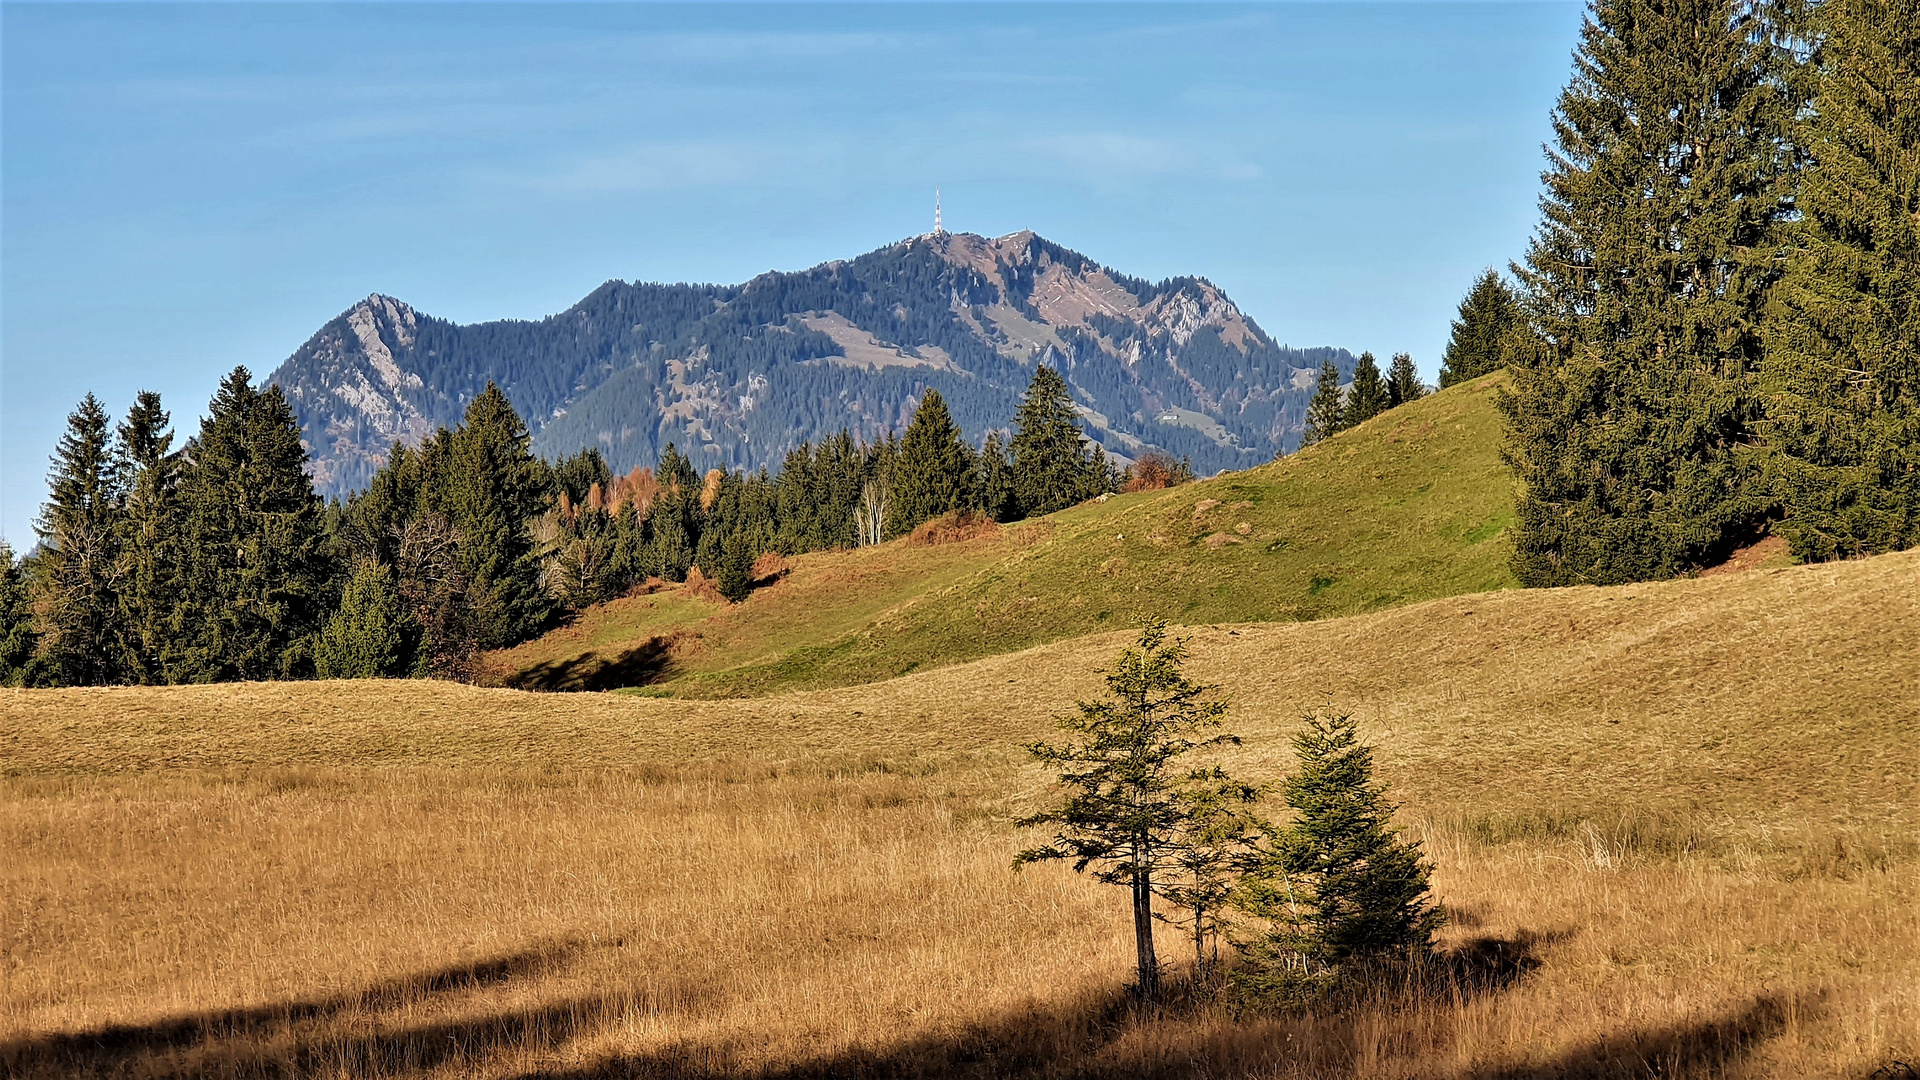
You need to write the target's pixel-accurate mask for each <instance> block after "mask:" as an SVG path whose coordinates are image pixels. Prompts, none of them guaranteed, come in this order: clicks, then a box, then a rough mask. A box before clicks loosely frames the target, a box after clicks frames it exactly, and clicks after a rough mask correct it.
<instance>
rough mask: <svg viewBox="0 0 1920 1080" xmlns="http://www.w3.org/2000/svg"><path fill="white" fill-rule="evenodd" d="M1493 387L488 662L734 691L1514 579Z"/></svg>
mask: <svg viewBox="0 0 1920 1080" xmlns="http://www.w3.org/2000/svg"><path fill="white" fill-rule="evenodd" d="M1500 384H1501V377H1500V376H1489V377H1486V378H1482V379H1478V380H1474V381H1473V382H1470V383H1466V384H1463V385H1461V386H1457V387H1453V388H1450V389H1448V390H1446V391H1443V392H1441V393H1439V394H1436V395H1433V396H1430V397H1428V398H1426V399H1423V400H1421V401H1418V402H1415V403H1413V404H1411V405H1407V406H1404V407H1402V408H1399V409H1395V410H1393V411H1391V412H1388V413H1385V414H1382V415H1381V416H1379V417H1377V418H1375V419H1374V420H1372V421H1369V422H1368V423H1366V424H1363V425H1361V426H1359V427H1358V428H1355V429H1353V430H1351V431H1348V432H1343V433H1342V434H1340V435H1338V436H1336V437H1334V438H1333V439H1330V440H1328V441H1327V442H1325V443H1322V444H1320V445H1318V446H1315V447H1312V448H1309V449H1308V450H1305V451H1303V452H1301V453H1299V454H1295V455H1293V456H1291V457H1288V458H1285V459H1283V460H1280V461H1278V462H1275V463H1272V464H1269V465H1264V466H1261V467H1259V468H1255V469H1249V470H1246V471H1244V472H1238V473H1231V474H1227V475H1224V476H1221V477H1218V478H1215V479H1212V480H1207V481H1202V482H1200V483H1195V484H1189V485H1186V486H1183V487H1178V488H1173V489H1170V490H1166V491H1159V492H1148V493H1141V494H1134V495H1121V496H1115V497H1113V498H1110V499H1108V500H1106V501H1105V502H1100V503H1086V504H1083V505H1081V506H1078V507H1075V508H1073V509H1070V510H1065V511H1062V512H1060V513H1057V514H1054V515H1051V516H1049V517H1046V518H1043V519H1040V520H1038V521H1033V522H1027V523H1023V524H1020V525H1017V526H1013V527H1011V528H1008V529H1005V530H1003V531H1002V532H1001V533H1000V534H999V535H998V536H995V537H990V538H984V539H978V540H972V541H968V542H965V543H961V544H953V545H947V546H942V547H934V548H926V547H916V546H914V545H912V544H909V543H906V542H903V541H896V542H893V543H891V544H886V545H882V546H880V547H877V548H872V549H863V550H859V551H853V552H822V553H817V554H812V555H806V556H802V557H800V558H798V559H796V560H794V569H793V572H792V574H791V575H790V576H789V577H787V578H786V579H785V580H783V581H781V582H779V583H778V584H776V585H773V586H771V587H768V588H765V589H762V590H760V591H758V592H756V593H754V594H753V596H751V597H750V598H749V599H748V600H747V601H746V602H744V603H742V604H739V605H735V606H732V607H725V608H722V607H720V606H719V605H717V604H715V603H712V602H709V601H705V600H697V599H693V598H691V597H689V596H687V595H686V594H685V591H684V590H670V591H667V592H663V593H657V594H655V595H652V596H648V597H640V598H633V599H627V600H621V601H616V602H614V603H612V604H608V605H605V606H603V607H601V608H598V609H595V610H593V611H590V612H588V613H586V614H585V615H584V616H583V617H582V618H581V619H580V621H579V622H578V623H577V624H575V625H574V626H571V627H568V628H566V629H564V630H561V631H558V632H556V633H554V634H552V635H549V636H548V637H546V638H543V639H541V640H539V641H536V642H532V643H530V644H528V645H525V646H522V647H521V648H519V649H515V650H512V651H510V652H506V653H503V654H499V655H498V656H497V657H496V658H495V659H496V663H497V666H498V668H499V669H500V670H501V671H502V672H515V671H522V672H523V671H526V670H528V669H531V668H535V667H538V666H540V665H547V666H548V667H549V668H551V667H555V666H563V665H566V664H569V663H579V662H580V661H581V660H582V658H585V657H587V656H589V654H594V655H597V656H598V657H599V658H601V659H604V660H612V659H614V658H617V657H619V656H620V655H621V654H622V653H624V652H627V651H629V650H635V649H639V648H641V647H643V646H645V645H646V644H647V643H648V642H649V641H652V642H655V643H656V646H655V647H656V648H658V649H659V650H660V656H659V663H658V664H657V665H637V670H636V678H635V680H634V681H645V682H649V683H651V684H652V685H654V686H656V687H659V688H662V689H665V690H668V691H670V692H672V693H673V694H675V695H676V696H686V697H711V696H733V695H739V694H759V693H771V692H775V691H777V690H781V689H791V688H800V687H827V686H840V685H848V684H851V683H859V682H869V681H872V680H875V679H883V678H889V677H892V676H896V675H900V674H904V673H906V672H909V671H914V670H918V669H920V668H925V667H932V666H938V665H941V664H948V663H953V662H956V661H961V660H968V659H973V658H976V657H981V656H987V655H991V654H994V653H1001V652H1008V651H1011V650H1014V649H1019V648H1023V647H1026V646H1029V645H1035V644H1039V643H1042V642H1047V641H1056V640H1059V639H1062V638H1066V637H1073V636H1077V635H1081V634H1086V633H1089V632H1093V631H1097V630H1101V629H1108V628H1113V627H1120V626H1127V625H1130V624H1131V623H1132V621H1133V620H1134V619H1135V618H1136V617H1138V616H1157V617H1161V618H1166V619H1170V620H1173V621H1175V622H1183V623H1193V624H1201V623H1221V622H1255V621H1259V622H1267V621H1292V620H1308V619H1318V618H1325V617H1329V616H1337V615H1348V614H1354V613H1357V612H1363V611H1372V610H1378V609H1381V608H1386V607H1392V606H1395V605H1399V604H1405V603H1409V602H1412V601H1418V600H1425V599H1430V598H1433V597H1438V596H1451V595H1458V594H1461V593H1471V592H1481V591H1486V590H1492V589H1500V588H1504V587H1507V586H1509V585H1511V584H1513V581H1512V578H1511V576H1510V574H1509V571H1508V569H1507V558H1508V555H1509V554H1510V552H1511V547H1510V546H1509V544H1508V542H1507V539H1506V537H1505V535H1504V533H1503V530H1504V529H1505V527H1506V525H1507V524H1508V523H1509V522H1510V520H1511V515H1512V502H1513V494H1512V483H1511V480H1510V478H1509V474H1508V471H1507V469H1506V467H1505V466H1504V465H1503V464H1502V463H1501V461H1500V457H1499V448H1498V443H1499V418H1498V416H1497V414H1496V412H1495V409H1494V401H1493V399H1494V396H1495V393H1496V391H1497V388H1498V387H1499V385H1500ZM675 635H677V636H675Z"/></svg>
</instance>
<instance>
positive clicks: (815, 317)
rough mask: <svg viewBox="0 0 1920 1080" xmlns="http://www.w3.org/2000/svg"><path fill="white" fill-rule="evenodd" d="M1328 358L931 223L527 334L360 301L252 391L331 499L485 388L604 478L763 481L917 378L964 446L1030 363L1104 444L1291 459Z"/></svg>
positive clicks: (1038, 250)
mask: <svg viewBox="0 0 1920 1080" xmlns="http://www.w3.org/2000/svg"><path fill="white" fill-rule="evenodd" d="M1328 360H1331V361H1333V362H1334V364H1335V365H1336V366H1337V367H1338V368H1339V370H1340V372H1341V376H1342V379H1343V380H1344V379H1346V378H1348V377H1350V376H1351V374H1352V371H1353V366H1354V359H1353V357H1352V356H1351V355H1350V354H1349V353H1348V352H1347V350H1345V349H1336V348H1328V347H1322V348H1311V349H1295V348H1289V347H1286V346H1283V345H1279V344H1277V343H1275V342H1274V340H1273V339H1272V338H1271V337H1269V336H1268V335H1267V334H1266V333H1265V332H1264V331H1262V330H1261V329H1260V327H1259V326H1258V325H1256V324H1255V323H1254V321H1253V320H1252V319H1251V318H1248V317H1247V316H1246V315H1245V313H1243V312H1242V311H1241V310H1240V309H1239V308H1238V307H1237V306H1236V305H1235V304H1234V303H1233V301H1232V300H1230V299H1229V298H1228V297H1227V295H1226V294H1225V293H1224V292H1222V291H1221V290H1220V289H1219V288H1218V287H1217V286H1215V285H1213V284H1212V283H1210V282H1208V281H1207V280H1206V279H1204V278H1197V277H1177V278H1169V279H1167V280H1165V281H1161V282H1159V283H1157V284H1155V283H1150V282H1147V281H1143V280H1141V279H1138V278H1133V277H1129V276H1127V275H1125V274H1122V273H1120V272H1118V271H1116V270H1112V269H1109V268H1107V267H1104V266H1101V265H1099V264H1097V263H1095V262H1094V261H1093V260H1091V259H1089V258H1087V257H1086V256H1084V255H1081V254H1079V253H1077V252H1074V251H1070V250H1068V249H1066V248H1064V247H1061V246H1060V245H1058V244H1054V243H1052V242H1050V241H1047V240H1045V239H1043V238H1041V237H1039V236H1036V235H1034V234H1033V233H1031V232H1019V233H1014V234H1012V235H1009V236H1002V237H999V238H997V239H990V238H987V237H983V236H978V235H974V234H971V233H945V232H935V233H931V234H926V235H922V236H918V237H914V238H912V239H909V240H904V241H902V242H900V243H897V244H893V245H890V246H888V247H884V248H880V249H879V250H877V251H872V252H869V253H867V254H865V255H861V256H859V257H858V258H855V259H852V260H844V261H843V260H836V261H833V262H828V263H823V264H821V265H819V266H816V267H813V268H812V269H809V270H802V271H796V272H770V273H766V274H762V275H760V276H758V277H755V278H754V279H752V280H751V281H748V282H746V283H745V284H742V285H685V284H681V285H661V284H630V283H628V282H624V281H609V282H607V283H606V284H604V285H602V286H600V287H599V288H597V289H595V290H594V291H593V292H592V293H590V294H589V295H588V296H587V297H586V298H585V299H583V300H581V301H580V302H579V303H577V304H575V305H573V306H572V307H571V308H568V309H567V310H566V311H564V312H561V313H560V314H558V315H553V316H549V317H547V318H545V319H541V320H539V321H537V322H533V321H523V320H501V321H497V322H485V323H474V324H470V325H458V324H455V323H451V322H448V321H446V320H443V319H436V318H434V317H432V316H430V315H427V314H424V313H422V312H419V311H416V310H415V309H414V308H412V307H410V306H408V305H407V304H406V303H404V302H402V301H400V300H397V299H394V298H392V297H388V296H381V295H378V294H376V295H373V296H369V297H368V298H367V299H365V300H364V301H361V302H360V303H358V304H355V305H354V306H353V307H352V308H350V309H348V310H347V311H345V312H343V313H342V314H341V315H340V316H339V317H337V318H335V319H333V320H332V321H330V322H328V323H327V324H326V325H325V326H323V327H321V328H320V330H319V331H318V332H317V333H315V334H314V335H313V336H312V337H311V338H309V339H308V340H307V342H306V343H305V344H304V345H302V346H301V347H300V348H299V349H298V350H296V351H295V352H294V353H293V355H292V356H290V357H288V358H287V360H286V361H285V362H284V363H282V364H281V365H280V366H279V367H278V368H277V369H275V370H274V371H273V373H272V374H271V375H270V376H269V377H268V382H270V383H273V384H276V385H278V386H280V387H281V389H282V390H283V391H284V392H285V393H286V395H287V398H288V400H289V401H290V402H291V403H292V405H293V408H294V411H295V414H296V415H297V416H298V418H299V421H300V424H301V430H302V432H303V434H304V436H305V439H306V441H307V445H308V449H309V451H310V453H311V455H312V470H313V473H314V481H315V486H316V487H317V488H318V489H319V490H320V492H321V493H322V494H324V495H329V496H331V495H342V494H345V493H347V492H349V491H353V490H356V489H358V488H360V487H362V486H364V485H365V483H366V482H367V480H368V479H369V478H370V477H371V476H372V474H373V472H374V471H375V470H376V469H378V468H379V466H380V464H381V463H382V462H383V461H384V460H385V459H386V456H387V454H388V452H389V448H390V447H391V446H392V444H393V443H394V442H395V441H400V442H403V443H406V444H408V445H417V444H418V443H419V442H420V441H421V440H423V439H425V438H426V437H427V436H429V435H431V434H432V433H433V432H434V430H436V429H437V428H439V427H440V426H442V425H449V426H450V425H452V424H455V423H457V422H458V421H459V419H460V416H461V414H462V413H463V411H464V410H465V408H466V406H467V403H468V402H470V401H471V400H472V399H473V397H474V395H475V394H477V393H479V392H480V391H481V390H482V389H484V388H485V386H486V384H487V383H488V382H489V381H492V382H495V383H498V384H499V385H500V387H501V389H502V390H504V391H505V392H506V393H507V395H508V397H509V398H510V399H511V400H512V401H513V403H514V406H515V408H517V409H518V410H519V411H520V413H521V415H522V416H524V417H525V418H526V420H527V425H528V428H529V430H530V432H531V433H532V436H533V441H534V447H535V449H536V451H538V452H540V453H542V454H544V455H546V456H548V457H556V456H559V455H562V454H568V453H573V452H575V451H578V450H580V449H583V448H585V447H589V446H598V447H599V448H600V450H601V452H602V453H603V454H604V455H605V456H606V458H607V460H608V463H609V464H610V465H612V466H613V468H614V469H615V470H616V471H620V470H625V469H627V468H630V467H632V466H634V465H641V464H648V465H650V464H652V463H653V462H654V461H655V459H656V458H657V457H658V455H659V453H660V451H661V450H662V449H663V448H664V447H665V446H666V444H667V443H669V442H674V443H677V444H678V445H679V446H680V448H681V449H682V450H684V451H686V452H687V453H689V454H690V455H691V456H692V457H693V460H694V463H695V464H696V466H698V467H701V468H709V467H725V468H748V469H752V468H758V467H762V466H765V467H767V468H769V469H774V468H778V467H779V465H780V462H781V459H782V458H783V457H784V456H785V455H786V453H787V451H789V450H791V449H792V448H793V447H795V446H797V445H798V444H799V443H800V442H801V441H802V440H806V439H815V440H817V439H819V438H821V437H823V436H826V435H830V434H832V433H834V432H837V431H839V430H840V429H842V428H850V429H851V430H852V431H853V432H854V434H855V435H856V436H857V437H860V438H863V439H868V440H871V439H877V438H880V437H882V436H883V435H884V434H885V433H886V432H887V431H888V430H903V429H904V428H905V425H906V422H907V420H908V418H909V417H910V416H911V414H912V410H913V408H914V406H915V404H916V402H917V401H918V399H919V397H920V396H921V394H922V393H923V392H924V390H925V389H926V388H928V387H932V388H934V389H937V390H939V391H940V393H941V394H942V395H943V396H944V397H945V398H946V399H947V402H948V405H949V408H950V409H951V411H952V413H953V416H954V419H955V420H956V421H957V422H958V423H959V424H960V426H961V428H962V430H963V431H964V432H965V434H966V437H967V438H968V439H969V440H970V441H971V442H973V443H974V444H975V445H978V444H979V443H980V441H981V440H982V439H983V438H984V437H985V434H986V432H987V431H988V430H989V429H993V428H1005V427H1007V426H1008V424H1009V423H1010V421H1011V419H1012V417H1013V415H1014V411H1015V409H1016V408H1017V407H1018V404H1019V399H1020V395H1021V394H1022V392H1023V391H1024V390H1025V389H1026V386H1027V383H1028V381H1029V380H1030V379H1031V378H1032V374H1033V368H1034V366H1035V365H1036V364H1043V363H1044V364H1049V365H1052V366H1054V367H1056V368H1058V369H1059V371H1060V372H1061V374H1063V375H1064V376H1065V377H1066V379H1067V383H1068V385H1069V387H1070V388H1071V390H1072V393H1073V395H1074V399H1075V403H1076V405H1077V407H1078V408H1079V410H1080V412H1081V415H1082V417H1083V418H1084V420H1085V426H1086V429H1087V433H1088V435H1089V436H1090V437H1092V438H1094V439H1095V440H1097V441H1098V442H1099V443H1100V444H1101V445H1102V446H1103V447H1104V448H1105V449H1106V450H1107V451H1108V452H1109V453H1111V454H1113V455H1115V456H1116V457H1118V458H1121V459H1132V458H1134V457H1137V456H1138V455H1140V454H1141V453H1144V452H1145V451H1147V450H1149V449H1160V450H1164V451H1166V452H1167V453H1170V454H1172V455H1174V456H1175V457H1180V456H1185V457H1188V458H1190V459H1191V460H1192V462H1193V465H1194V467H1195V469H1196V470H1198V471H1199V472H1201V473H1202V474H1206V473H1211V472H1215V471H1218V470H1221V469H1229V468H1245V467H1247V466H1250V465H1254V464H1258V463H1260V462H1262V461H1266V460H1268V459H1270V458H1272V457H1273V456H1274V455H1275V454H1276V453H1280V452H1285V451H1290V450H1292V449H1293V448H1294V447H1295V446H1297V445H1298V443H1299V439H1300V432H1301V428H1302V424H1303V420H1304V417H1305V411H1306V402H1307V399H1308V398H1309V397H1310V396H1311V394H1312V392H1313V387H1314V381H1315V376H1316V374H1317V372H1318V370H1319V368H1320V365H1321V364H1322V362H1323V361H1328Z"/></svg>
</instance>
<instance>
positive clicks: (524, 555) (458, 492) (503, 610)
mask: <svg viewBox="0 0 1920 1080" xmlns="http://www.w3.org/2000/svg"><path fill="white" fill-rule="evenodd" d="M441 441H442V442H443V443H444V454H445V457H444V461H443V462H442V463H441V468H442V470H444V471H442V472H441V473H440V474H439V477H438V483H437V485H436V486H435V488H434V490H432V491H430V492H429V497H430V498H431V499H432V502H433V505H434V506H435V508H436V509H439V510H440V511H441V512H442V513H444V514H445V515H446V517H447V520H448V521H449V522H451V523H452V525H453V527H454V528H455V529H457V530H459V533H460V567H461V571H462V573H463V575H464V577H465V578H466V581H467V593H468V596H469V598H470V600H471V603H472V606H473V611H474V617H475V619H476V620H477V626H478V630H479V635H480V645H481V647H482V648H492V647H494V646H500V645H509V644H512V643H514V642H517V641H521V640H524V639H525V638H527V637H530V636H532V635H533V634H535V633H538V632H539V631H540V630H541V629H542V628H543V627H544V625H545V624H546V621H547V619H548V618H549V617H550V615H551V614H552V610H553V609H552V605H551V604H550V603H549V602H548V598H547V595H546V592H545V590H544V589H543V588H542V587H541V585H540V557H539V553H538V552H537V551H536V550H535V548H534V542H533V534H532V531H531V530H530V528H529V526H528V522H529V520H530V519H532V518H533V517H534V516H535V515H537V514H539V513H540V510H541V507H542V505H543V504H544V503H545V502H546V499H547V494H548V492H547V490H546V484H545V481H546V479H547V477H546V476H545V475H544V474H545V470H544V469H543V468H542V465H541V462H540V461H539V459H537V458H535V457H534V456H533V453H532V451H531V450H530V449H529V448H528V447H529V443H530V439H529V437H528V435H527V426H526V424H525V423H523V422H522V421H521V419H520V414H519V413H517V412H515V411H514V409H513V405H512V403H510V402H509V401H508V400H507V395H506V394H504V393H502V392H501V391H500V388H499V387H498V386H495V385H494V384H493V383H491V382H489V383H488V384H487V387H486V389H485V390H483V391H481V392H480V394H479V395H478V396H476V397H475V398H474V399H473V402H472V403H471V404H469V405H468V406H467V411H466V415H465V417H464V418H463V419H462V420H461V423H460V426H459V427H458V428H456V429H454V430H453V431H452V432H450V433H448V434H447V435H446V436H445V437H444V438H443V439H442V440H441Z"/></svg>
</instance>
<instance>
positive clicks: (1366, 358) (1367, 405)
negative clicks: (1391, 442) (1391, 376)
mask: <svg viewBox="0 0 1920 1080" xmlns="http://www.w3.org/2000/svg"><path fill="white" fill-rule="evenodd" d="M1391 405H1392V401H1391V400H1390V397H1389V392H1388V390H1387V382H1386V380H1385V379H1383V378H1381V377H1380V363H1379V361H1377V360H1375V359H1374V358H1373V354H1372V353H1370V352H1363V353H1361V354H1360V361H1359V363H1357V364H1355V365H1354V368H1353V385H1352V386H1351V387H1350V388H1348V390H1347V404H1346V411H1345V413H1344V415H1343V416H1342V417H1341V424H1342V426H1344V427H1354V426H1356V425H1358V424H1362V423H1365V422H1366V421H1368V420H1371V419H1373V418H1374V417H1376V416H1379V415H1380V414H1381V413H1383V412H1386V411H1387V409H1388V408H1389V407H1390V406H1391Z"/></svg>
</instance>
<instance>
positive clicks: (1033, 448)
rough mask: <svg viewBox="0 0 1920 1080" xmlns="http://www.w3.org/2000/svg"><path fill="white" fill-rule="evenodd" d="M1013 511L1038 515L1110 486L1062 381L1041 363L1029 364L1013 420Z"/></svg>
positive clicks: (1101, 459)
mask: <svg viewBox="0 0 1920 1080" xmlns="http://www.w3.org/2000/svg"><path fill="white" fill-rule="evenodd" d="M1013 427H1014V434H1013V445H1012V451H1013V504H1014V516H1015V517H1037V516H1039V515H1041V514H1050V513H1052V512H1054V511H1055V510H1060V509H1064V508H1065V507H1069V506H1072V505H1074V504H1075V503H1078V502H1080V501H1082V500H1084V499H1089V498H1092V497H1093V496H1095V495H1098V494H1099V493H1100V492H1101V491H1104V490H1108V489H1109V488H1110V487H1111V484H1112V479H1111V477H1110V476H1109V475H1108V468H1107V463H1106V454H1105V452H1104V451H1102V450H1100V448H1099V447H1098V445H1092V446H1089V444H1088V442H1087V440H1086V438H1085V437H1084V436H1082V435H1081V434H1080V424H1079V421H1078V419H1077V418H1076V417H1075V414H1074V411H1073V396H1072V395H1071V394H1069V393H1068V392H1067V381H1066V380H1065V379H1063V378H1061V377H1060V373H1059V372H1058V371H1055V370H1054V369H1053V368H1050V367H1047V366H1046V365H1044V364H1043V365H1040V366H1039V367H1036V368H1034V371H1033V381H1032V382H1031V383H1030V384H1028V386H1027V396H1026V398H1025V399H1024V400H1022V401H1021V403H1020V411H1019V413H1018V414H1016V415H1015V416H1014V420H1013Z"/></svg>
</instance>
